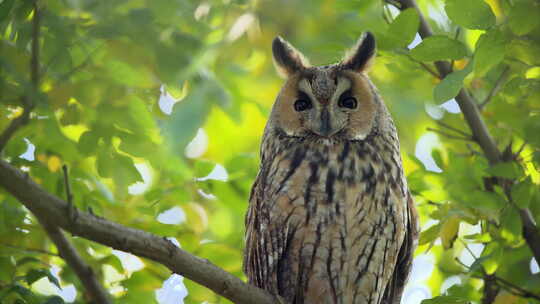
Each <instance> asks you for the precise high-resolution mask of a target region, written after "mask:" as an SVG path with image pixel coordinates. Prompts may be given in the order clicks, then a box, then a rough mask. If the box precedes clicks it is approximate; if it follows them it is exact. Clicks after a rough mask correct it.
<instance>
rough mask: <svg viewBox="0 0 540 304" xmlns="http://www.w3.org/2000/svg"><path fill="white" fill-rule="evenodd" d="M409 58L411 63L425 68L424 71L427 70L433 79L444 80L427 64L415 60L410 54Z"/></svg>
mask: <svg viewBox="0 0 540 304" xmlns="http://www.w3.org/2000/svg"><path fill="white" fill-rule="evenodd" d="M407 57H409V59H410V60H411V61H413V62H415V63H418V64H419V65H420V66H421V67H423V68H424V70H426V71H427V72H428V73H430V74H431V75H432V76H433V77H435V78H437V79H439V80H440V79H442V77H441V75H439V73H437V72H436V71H435V70H434V69H432V68H431V67H430V66H428V65H427V64H425V63H423V62H422V61H419V60H416V59H414V58H413V57H412V56H411V55H410V54H407Z"/></svg>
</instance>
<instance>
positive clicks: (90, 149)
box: [77, 131, 99, 155]
mask: <svg viewBox="0 0 540 304" xmlns="http://www.w3.org/2000/svg"><path fill="white" fill-rule="evenodd" d="M98 141H99V135H98V134H97V133H96V132H93V131H86V132H84V133H83V134H82V135H81V137H79V142H78V144H77V148H78V150H79V151H80V152H81V153H82V154H84V155H90V154H92V153H94V152H95V151H96V150H97V147H98Z"/></svg>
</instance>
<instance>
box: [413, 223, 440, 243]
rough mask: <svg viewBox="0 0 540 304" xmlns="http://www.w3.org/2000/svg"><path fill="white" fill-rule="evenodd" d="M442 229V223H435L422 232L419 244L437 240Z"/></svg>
mask: <svg viewBox="0 0 540 304" xmlns="http://www.w3.org/2000/svg"><path fill="white" fill-rule="evenodd" d="M440 231H441V224H437V225H433V226H431V227H429V228H428V229H427V230H424V231H422V232H421V233H420V240H419V241H418V245H424V244H429V243H431V242H433V241H435V240H436V239H437V238H438V237H439V232H440Z"/></svg>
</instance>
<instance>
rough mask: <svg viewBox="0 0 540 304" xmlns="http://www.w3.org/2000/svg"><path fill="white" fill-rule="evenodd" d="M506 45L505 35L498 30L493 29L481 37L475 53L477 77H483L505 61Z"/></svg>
mask: <svg viewBox="0 0 540 304" xmlns="http://www.w3.org/2000/svg"><path fill="white" fill-rule="evenodd" d="M506 43H507V41H506V40H505V38H504V35H503V33H502V32H501V31H498V30H497V29H492V30H490V31H488V32H486V33H484V34H482V36H480V39H478V42H477V43H476V50H475V53H474V73H475V76H476V77H480V76H483V75H484V74H485V73H487V72H488V71H489V69H491V68H492V67H494V66H496V65H497V64H499V63H500V62H501V61H502V60H503V59H504V55H505V51H506Z"/></svg>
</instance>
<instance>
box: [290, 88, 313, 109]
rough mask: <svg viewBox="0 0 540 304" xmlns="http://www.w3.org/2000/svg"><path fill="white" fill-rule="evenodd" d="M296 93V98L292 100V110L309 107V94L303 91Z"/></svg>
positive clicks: (310, 105)
mask: <svg viewBox="0 0 540 304" xmlns="http://www.w3.org/2000/svg"><path fill="white" fill-rule="evenodd" d="M298 95H299V96H298V99H297V100H296V101H295V102H294V110H295V111H296V112H302V111H305V110H308V109H311V107H312V104H311V100H310V99H309V96H307V94H306V93H304V92H300V93H299V94H298Z"/></svg>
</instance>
